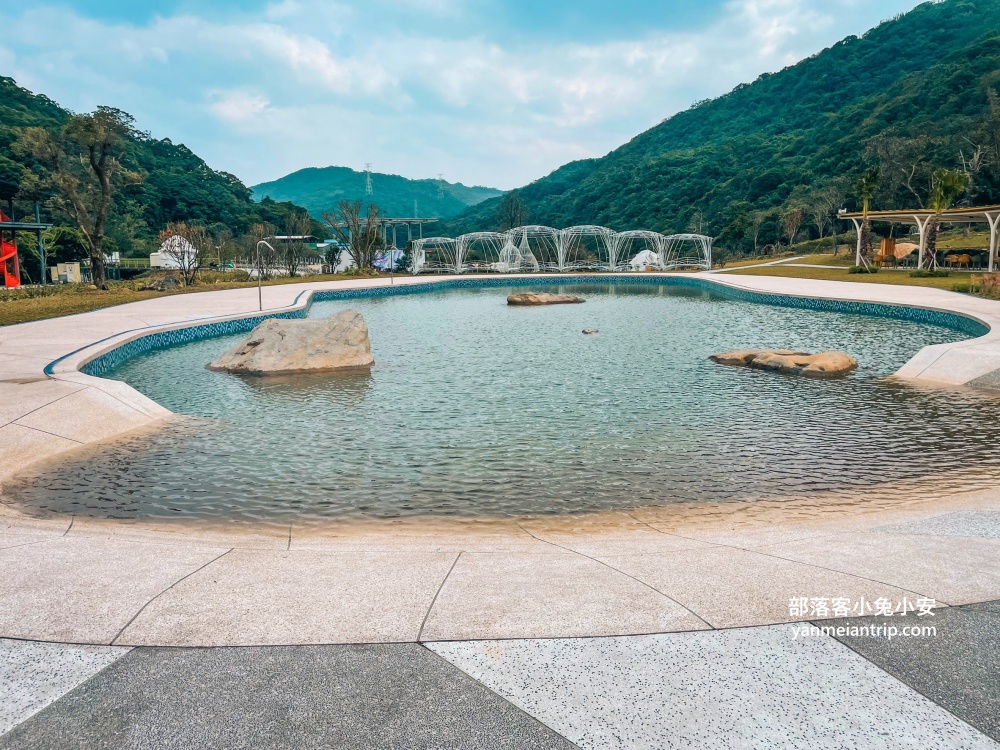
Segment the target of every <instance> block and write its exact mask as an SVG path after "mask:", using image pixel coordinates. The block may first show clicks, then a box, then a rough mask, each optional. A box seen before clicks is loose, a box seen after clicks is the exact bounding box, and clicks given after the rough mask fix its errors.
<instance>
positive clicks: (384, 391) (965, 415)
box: [6, 285, 1000, 523]
mask: <svg viewBox="0 0 1000 750" xmlns="http://www.w3.org/2000/svg"><path fill="white" fill-rule="evenodd" d="M512 291H514V290H512V289H483V290H453V291H447V292H440V293H430V294H420V295H413V296H405V297H399V298H394V299H374V300H355V301H351V302H349V303H347V302H343V303H341V302H337V303H332V302H331V303H317V304H316V305H314V306H313V308H312V311H311V315H312V316H313V317H324V316H327V315H329V314H331V313H334V312H336V311H338V310H342V309H346V308H354V309H357V310H360V311H361V312H362V313H363V314H364V316H365V319H366V320H367V322H368V326H369V328H370V332H371V340H372V349H373V353H374V356H375V360H376V366H375V368H373V370H372V371H371V373H370V374H367V373H366V374H350V375H336V376H331V375H301V376H294V377H278V378H245V377H237V376H233V375H228V374H223V373H214V372H210V371H208V370H207V369H205V365H206V364H207V363H208V362H210V361H211V360H212V359H214V358H215V357H216V356H217V355H218V354H219V353H221V352H222V351H223V350H225V349H227V348H229V347H230V346H232V345H233V344H234V343H235V342H236V341H237V340H239V337H228V338H217V339H211V340H207V341H200V342H195V343H191V344H187V345H184V346H180V347H176V348H173V349H169V350H164V351H158V352H152V353H150V354H147V355H145V356H142V357H138V358H136V359H133V360H130V361H129V362H128V363H126V364H125V365H124V366H122V367H121V368H119V369H118V370H117V371H116V372H115V373H114V374H113V377H115V378H118V379H121V380H124V381H125V382H127V383H129V384H130V385H132V386H134V387H135V388H136V389H138V390H139V391H142V392H143V393H145V394H146V395H148V396H150V397H151V398H153V399H155V400H157V401H159V402H160V403H162V404H164V405H165V406H167V407H168V408H169V409H171V410H173V411H174V412H177V413H178V414H183V415H189V416H191V417H195V418H196V419H191V420H176V421H175V422H173V423H170V424H168V426H166V427H165V428H164V429H162V430H159V431H157V432H155V433H153V434H150V435H137V436H134V437H130V438H127V439H125V440H123V441H119V442H116V443H114V444H112V445H109V446H104V447H102V448H100V449H96V450H95V449H90V450H88V451H87V452H86V453H78V454H76V455H74V456H71V457H70V458H66V457H62V458H60V459H59V461H58V463H53V464H51V465H49V466H47V467H45V468H44V469H43V470H41V471H40V472H38V473H35V474H32V475H29V476H25V477H23V478H21V480H20V481H19V482H17V483H15V484H14V485H12V486H10V487H8V488H6V490H7V492H8V498H9V499H10V500H9V501H13V502H16V503H18V504H20V505H23V506H28V507H30V508H35V509H45V510H50V511H57V512H72V513H77V514H82V515H93V516H110V517H121V518H136V517H144V518H150V517H152V518H164V517H184V518H216V519H225V520H244V521H266V522H275V523H278V522H288V521H291V520H292V519H295V520H299V521H306V522H308V521H311V520H316V521H320V520H322V519H324V518H330V517H345V516H352V515H353V516H358V515H361V516H375V517H399V516H412V515H452V516H481V515H502V514H515V515H520V514H536V513H558V512H570V511H574V512H576V511H591V510H603V509H609V508H627V507H636V506H649V505H660V504H667V503H675V502H685V501H720V500H729V499H741V500H746V499H748V498H755V497H760V498H769V499H773V498H781V497H786V496H787V497H792V496H803V495H810V494H813V493H819V492H840V491H844V490H856V489H862V490H864V489H866V488H872V487H875V486H876V485H880V484H883V483H886V482H890V483H891V482H893V481H899V480H912V479H914V478H918V477H924V476H928V477H929V476H937V477H943V476H963V477H966V478H967V477H968V476H969V475H971V474H973V473H974V474H975V475H976V476H980V477H983V478H984V479H983V481H993V479H995V477H996V476H997V469H998V467H1000V458H998V456H997V453H998V451H997V446H998V445H1000V424H998V421H997V420H996V419H995V417H994V415H995V414H996V408H997V405H998V401H997V399H995V398H994V397H991V396H989V395H986V394H979V393H975V392H955V391H944V390H933V389H923V388H915V387H912V386H908V385H902V384H898V383H890V382H886V381H884V380H882V379H881V378H882V377H883V376H885V375H889V374H891V373H892V372H893V371H895V370H896V369H897V368H898V367H899V366H900V365H902V364H903V363H904V362H905V361H906V360H907V359H909V357H911V356H912V355H913V354H914V353H915V352H916V351H917V350H918V349H920V348H921V347H923V346H925V345H927V344H933V343H940V342H945V341H953V340H957V339H960V338H962V337H963V336H962V334H958V333H955V332H953V331H949V330H946V329H943V328H938V327H933V326H926V325H919V324H915V323H910V322H903V321H892V320H882V319H876V318H867V317H861V316H849V315H841V314H835V313H814V312H807V311H801V310H793V309H783V308H778V307H769V306H765V305H754V304H749V303H743V302H734V301H730V300H724V299H719V298H715V297H712V296H711V295H709V294H707V293H703V292H693V291H690V290H678V289H668V288H650V287H643V286H615V287H609V286H606V285H586V286H580V285H574V286H566V287H564V288H563V289H562V291H567V292H572V293H576V294H582V295H583V296H585V297H586V298H587V302H586V304H583V305H567V306H559V307H548V308H509V307H507V306H506V299H505V298H506V295H507V294H509V293H511V292H512ZM583 328H597V329H599V330H600V334H598V335H595V336H585V335H582V334H581V330H582V329H583ZM746 347H775V348H793V349H802V350H806V351H822V350H828V349H839V350H843V351H847V352H850V353H852V354H854V355H855V356H856V357H857V359H858V360H859V361H860V364H861V367H860V369H859V370H858V371H857V372H856V373H854V374H853V375H852V376H851V377H850V378H848V379H847V380H841V381H816V380H807V379H803V378H796V377H789V376H782V375H776V374H770V373H763V372H757V371H750V370H747V369H742V368H728V367H723V366H720V365H716V364H714V363H712V362H710V361H709V360H708V356H709V355H710V354H712V353H714V352H721V351H725V350H728V349H734V348H746ZM943 489H947V487H944V488H943Z"/></svg>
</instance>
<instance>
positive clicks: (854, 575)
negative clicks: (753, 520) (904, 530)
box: [626, 514, 954, 608]
mask: <svg viewBox="0 0 1000 750" xmlns="http://www.w3.org/2000/svg"><path fill="white" fill-rule="evenodd" d="M626 515H627V514H626ZM629 517H630V518H632V516H629ZM635 520H637V521H638V519H635ZM639 523H644V522H643V521H639ZM646 525H647V526H649V524H646ZM649 528H651V529H654V530H655V531H659V532H660V533H661V534H666V535H667V536H673V537H677V538H678V539H687V540H688V541H692V542H697V541H701V540H699V539H693V538H692V537H688V536H683V535H682V534H672V533H670V532H669V531H663V530H662V529H657V528H656V527H654V526H649ZM843 533H850V532H843ZM862 533H863V532H862ZM821 536H835V534H818V535H816V536H812V537H802V538H803V539H815V538H817V537H821ZM793 541H801V539H799V540H793ZM705 544H713V545H715V546H716V547H725V548H726V549H738V550H740V551H741V552H752V553H753V554H755V555H763V556H764V557H773V558H774V559H776V560H784V561H785V562H790V563H795V564H796V565H805V566H806V567H808V568H816V569H817V570H825V571H827V572H828V573H839V574H840V575H845V576H850V577H851V578H857V579H859V580H862V581H869V582H870V583H878V584H881V585H882V586H889V587H891V588H894V589H899V590H900V591H904V592H906V593H908V594H913V595H914V596H918V597H924V598H928V599H930V598H932V597H928V596H927V595H926V594H923V593H921V592H919V591H913V590H911V589H908V588H904V587H903V586H897V585H896V584H894V583H889V582H888V581H881V580H879V579H877V578H869V577H867V576H862V575H858V574H857V573H848V572H847V571H845V570H837V569H836V568H828V567H826V566H825V565H817V564H816V563H807V562H803V561H801V560H793V559H791V558H788V557H782V556H781V555H776V554H773V553H771V552H764V551H762V550H761V548H760V547H738V546H736V545H733V544H723V543H721V542H705ZM764 546H768V545H764ZM677 551H678V552H683V551H689V550H677ZM649 554H657V553H655V552H651V553H649ZM933 598H934V601H935V603H937V602H940V603H941V604H944V605H945V606H946V607H949V608H950V607H953V606H954V605H952V604H949V603H948V602H946V601H944V600H943V599H938V598H937V597H933Z"/></svg>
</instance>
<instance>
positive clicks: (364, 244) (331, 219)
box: [323, 201, 385, 269]
mask: <svg viewBox="0 0 1000 750" xmlns="http://www.w3.org/2000/svg"><path fill="white" fill-rule="evenodd" d="M378 214H379V212H378V206H376V205H375V204H374V203H369V204H368V208H367V210H366V211H362V203H361V201H340V203H339V204H338V205H337V210H336V211H333V212H327V211H324V212H323V220H324V221H325V222H326V223H327V225H328V226H329V227H330V229H331V230H332V231H333V233H334V235H335V236H336V238H337V239H338V240H340V241H341V243H342V244H343V246H344V247H346V248H347V254H348V255H349V256H350V257H351V260H352V261H353V262H354V265H355V267H357V268H359V269H364V268H373V267H374V265H375V258H376V257H377V256H378V255H379V254H380V253H381V252H382V248H383V247H384V246H385V241H384V240H383V239H382V233H381V229H380V225H381V221H380V219H379V215H378Z"/></svg>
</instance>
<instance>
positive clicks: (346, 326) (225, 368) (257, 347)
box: [208, 310, 375, 375]
mask: <svg viewBox="0 0 1000 750" xmlns="http://www.w3.org/2000/svg"><path fill="white" fill-rule="evenodd" d="M373 364H375V360H374V359H373V358H372V347H371V342H370V341H369V340H368V326H367V325H366V324H365V319H364V318H363V317H361V313H359V312H358V311H357V310H344V311H343V312H340V313H337V314H336V315H331V316H330V317H329V318H323V319H321V320H286V319H278V318H271V319H270V320H265V321H264V322H263V323H261V324H260V325H259V326H257V327H256V328H254V329H253V331H251V332H250V335H249V336H248V337H247V339H246V341H243V342H242V343H240V344H237V345H236V346H234V347H233V348H232V349H230V350H229V351H228V352H226V353H225V354H223V355H222V356H221V357H219V358H218V359H217V360H215V361H214V362H213V363H212V364H210V365H209V366H208V369H210V370H219V371H222V372H233V373H242V374H245V375H278V374H287V373H293V372H324V371H328V370H341V369H348V368H360V367H370V366H371V365H373Z"/></svg>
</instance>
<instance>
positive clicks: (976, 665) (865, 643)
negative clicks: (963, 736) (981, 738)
mask: <svg viewBox="0 0 1000 750" xmlns="http://www.w3.org/2000/svg"><path fill="white" fill-rule="evenodd" d="M990 608H992V610H991V609H990ZM817 624H822V625H827V626H829V625H841V624H844V625H861V624H877V625H881V626H892V625H894V626H896V627H897V628H902V627H906V626H913V625H933V626H934V628H935V633H934V635H932V636H928V637H920V638H898V637H897V638H892V639H889V638H885V637H870V636H868V637H866V636H860V635H859V636H850V635H844V636H839V635H838V636H834V637H835V638H837V640H839V641H840V642H842V643H844V644H846V645H847V646H850V647H851V648H852V649H853V650H854V651H857V652H858V653H859V654H861V655H862V656H864V657H865V658H866V659H869V660H870V661H872V662H873V663H875V664H877V665H878V666H880V667H882V669H884V670H885V671H887V672H888V673H889V674H891V675H893V676H895V677H897V678H898V679H900V680H901V681H903V682H905V683H906V684H907V685H909V686H910V687H912V688H913V689H914V690H917V691H918V692H920V693H921V694H923V695H925V696H927V697H928V698H930V699H931V700H933V701H934V702H935V703H937V704H939V705H941V706H943V707H944V708H946V709H948V710H949V711H951V712H952V713H953V714H955V715H956V716H958V717H959V718H961V719H963V720H964V721H966V722H968V723H969V724H971V725H972V726H974V727H976V728H977V729H979V730H980V731H982V732H984V733H986V734H988V735H989V736H991V737H993V738H994V739H995V740H1000V602H992V603H988V604H986V605H968V606H965V607H953V608H949V609H943V610H938V611H937V612H936V614H935V615H934V616H933V618H930V617H917V616H915V615H912V614H911V615H907V616H904V617H898V616H896V617H878V618H867V617H866V618H856V619H851V620H839V621H830V620H827V621H824V622H823V623H817ZM883 632H884V631H883Z"/></svg>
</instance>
